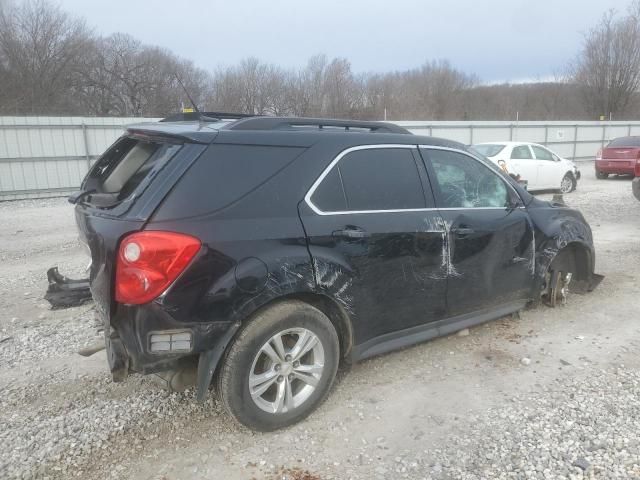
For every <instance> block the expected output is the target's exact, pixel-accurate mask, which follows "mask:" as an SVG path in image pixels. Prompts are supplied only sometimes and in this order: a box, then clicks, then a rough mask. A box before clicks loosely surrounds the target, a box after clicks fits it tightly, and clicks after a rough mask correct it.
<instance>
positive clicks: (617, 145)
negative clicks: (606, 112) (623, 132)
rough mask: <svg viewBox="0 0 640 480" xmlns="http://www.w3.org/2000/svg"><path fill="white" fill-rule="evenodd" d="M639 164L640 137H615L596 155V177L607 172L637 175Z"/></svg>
mask: <svg viewBox="0 0 640 480" xmlns="http://www.w3.org/2000/svg"><path fill="white" fill-rule="evenodd" d="M638 166H640V137H620V138H615V139H613V140H611V141H610V142H609V144H608V145H607V146H606V147H604V148H602V149H600V151H599V152H598V154H597V155H596V177H597V178H601V179H602V178H607V177H608V176H609V174H615V175H631V176H637V175H638V173H637V170H638Z"/></svg>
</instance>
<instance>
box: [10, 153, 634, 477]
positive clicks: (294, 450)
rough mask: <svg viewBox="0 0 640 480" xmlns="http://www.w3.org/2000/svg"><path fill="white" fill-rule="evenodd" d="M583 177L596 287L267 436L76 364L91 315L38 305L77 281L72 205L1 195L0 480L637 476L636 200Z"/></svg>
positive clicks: (455, 341) (395, 368)
mask: <svg viewBox="0 0 640 480" xmlns="http://www.w3.org/2000/svg"><path fill="white" fill-rule="evenodd" d="M583 171H584V174H585V177H586V178H584V179H583V180H582V181H581V182H580V183H579V186H578V190H577V191H576V192H574V193H572V194H570V195H567V196H566V201H567V203H569V204H570V205H572V206H575V207H577V208H580V209H581V210H582V211H583V213H584V214H585V216H586V217H587V219H588V220H589V222H590V223H591V225H592V227H593V230H594V236H595V239H596V248H597V252H598V267H597V271H598V272H599V273H602V274H604V275H605V276H606V278H605V280H604V282H603V283H602V284H601V286H600V287H599V288H598V289H597V290H596V291H595V292H593V293H592V294H590V295H587V296H571V297H570V298H569V301H568V304H567V305H566V306H564V307H561V308H557V309H553V310H552V309H549V308H546V307H540V308H537V309H534V310H529V311H526V312H523V313H522V315H521V317H520V318H519V319H511V318H504V319H501V320H498V321H496V322H492V323H490V324H486V325H483V326H479V327H476V328H473V329H471V330H470V331H467V332H464V333H463V334H461V335H452V336H450V337H447V338H443V339H438V340H435V341H432V342H428V343H425V344H422V345H419V346H416V347H413V348H409V349H405V350H402V351H400V352H395V353H392V354H389V355H385V356H381V357H377V358H374V359H371V360H368V361H366V362H363V363H361V364H358V365H355V366H353V367H351V368H350V369H349V371H346V369H345V370H343V371H342V372H341V373H340V375H339V379H338V382H337V384H336V386H335V387H334V390H333V392H332V394H331V395H330V396H329V399H328V400H327V402H326V403H325V404H324V405H323V406H322V407H321V408H320V409H319V410H318V411H317V412H316V413H315V414H313V415H312V416H311V417H310V418H309V419H307V420H306V421H304V422H302V423H300V424H298V425H295V426H293V427H291V428H289V429H286V430H284V431H280V432H275V433H269V434H256V433H252V432H249V431H247V430H245V429H243V428H241V427H238V426H237V425H236V424H234V423H233V422H232V421H231V420H230V419H229V418H228V417H227V416H226V415H225V414H224V413H223V412H222V410H221V408H220V406H219V405H218V403H217V401H216V399H215V397H214V395H213V394H212V395H211V397H210V398H209V400H208V401H207V403H206V404H204V405H199V404H197V403H196V402H195V401H194V394H193V392H192V391H187V392H185V393H181V394H175V393H173V394H172V393H168V392H166V391H164V390H162V389H161V388H160V387H159V386H158V385H157V384H156V383H154V382H153V381H152V378H150V377H140V376H132V377H130V378H129V379H128V380H127V381H126V382H124V383H122V384H114V383H112V382H111V381H110V379H109V375H108V374H107V370H106V359H105V357H104V353H103V352H100V353H98V354H96V355H94V356H92V357H90V358H84V357H80V356H79V355H77V353H76V352H77V350H78V349H79V348H82V347H85V346H89V345H92V344H94V343H96V342H98V341H100V340H101V335H102V334H101V332H100V331H99V330H98V327H97V326H96V325H95V324H94V323H93V312H92V311H91V305H86V306H83V307H77V308H71V309H66V310H58V311H51V310H49V309H48V306H47V305H46V302H43V300H42V295H43V293H44V290H45V289H46V275H45V272H46V270H47V268H49V267H51V266H53V265H58V266H59V267H60V270H61V272H63V273H64V274H65V275H68V276H81V275H82V274H83V267H84V264H85V259H84V256H83V253H82V252H81V250H80V247H79V246H78V245H77V241H76V233H75V228H74V225H73V214H72V209H71V207H70V206H69V205H68V204H67V203H66V202H65V201H64V200H63V199H51V200H30V201H24V202H5V203H0V224H1V225H3V229H2V230H1V231H0V262H1V265H2V267H1V269H2V275H0V312H2V313H0V392H1V395H0V425H2V428H1V429H0V478H2V479H4V478H8V479H13V478H25V479H27V478H51V479H56V478H83V479H84V478H88V479H91V478H95V479H97V478H101V479H102V478H117V479H120V478H139V479H154V480H155V479H158V480H160V479H162V480H174V479H175V480H177V479H189V478H196V479H200V478H202V479H211V478H224V479H232V480H234V479H238V480H240V479H247V480H248V479H252V478H253V479H267V480H282V479H288V480H293V479H295V480H303V479H304V480H329V479H378V478H379V479H388V478H409V479H423V478H424V479H485V478H505V479H506V478H532V479H538V478H539V479H552V478H594V479H612V478H638V479H640V434H639V433H638V432H640V356H639V355H638V351H639V349H640V324H639V322H638V313H637V312H638V309H639V307H640V283H639V280H640V273H639V272H640V268H639V267H640V253H639V252H638V240H637V239H638V238H639V236H640V203H638V202H636V201H635V199H634V198H633V197H632V196H631V190H630V184H629V181H628V180H618V179H611V180H608V181H596V180H595V179H594V178H593V174H592V169H591V168H590V166H588V165H587V166H584V167H583ZM545 197H546V196H545Z"/></svg>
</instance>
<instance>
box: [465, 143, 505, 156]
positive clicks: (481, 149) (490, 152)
mask: <svg viewBox="0 0 640 480" xmlns="http://www.w3.org/2000/svg"><path fill="white" fill-rule="evenodd" d="M504 147H505V146H504V145H493V144H484V145H473V146H472V147H471V148H472V149H473V150H475V151H476V152H478V153H480V154H481V155H484V156H485V157H493V156H495V155H497V154H499V153H500V152H501V151H502V150H504Z"/></svg>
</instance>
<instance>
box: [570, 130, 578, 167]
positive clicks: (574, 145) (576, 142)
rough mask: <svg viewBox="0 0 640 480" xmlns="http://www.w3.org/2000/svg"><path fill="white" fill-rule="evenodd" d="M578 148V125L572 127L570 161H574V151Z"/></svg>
mask: <svg viewBox="0 0 640 480" xmlns="http://www.w3.org/2000/svg"><path fill="white" fill-rule="evenodd" d="M577 148H578V124H576V125H574V126H573V156H572V157H571V160H575V159H576V150H577Z"/></svg>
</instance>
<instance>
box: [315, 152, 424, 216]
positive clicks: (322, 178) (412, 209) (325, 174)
mask: <svg viewBox="0 0 640 480" xmlns="http://www.w3.org/2000/svg"><path fill="white" fill-rule="evenodd" d="M382 148H408V149H411V150H417V149H418V146H417V145H413V144H411V145H407V144H394V143H380V144H373V145H357V146H355V147H349V148H347V149H345V150H343V151H341V152H340V153H339V154H338V155H337V156H336V158H334V159H333V160H332V161H331V163H330V164H329V165H328V166H327V168H325V169H324V170H323V172H322V173H321V174H320V176H319V177H318V178H317V179H316V181H315V182H313V185H311V188H310V189H309V191H308V192H307V194H306V195H305V196H304V201H305V202H306V203H307V205H309V208H311V210H313V211H314V212H315V213H316V214H318V215H349V214H358V213H398V212H428V211H431V210H436V209H435V208H408V209H399V210H345V211H343V212H325V211H323V210H320V209H319V208H318V207H317V206H316V205H315V204H314V203H313V202H312V201H311V197H312V196H313V194H314V193H315V191H316V189H317V188H318V186H319V185H320V184H321V183H322V181H323V180H324V179H325V177H326V176H327V175H329V172H331V170H332V169H333V167H334V166H335V165H336V164H337V163H338V162H339V161H340V160H341V159H342V158H343V157H344V156H345V155H347V154H349V153H351V152H357V151H358V150H376V149H382Z"/></svg>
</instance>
